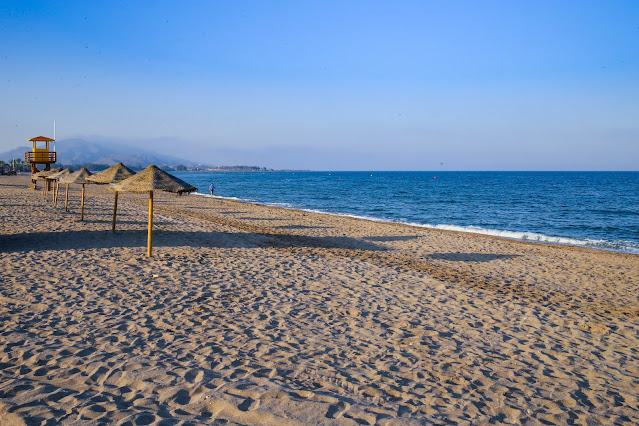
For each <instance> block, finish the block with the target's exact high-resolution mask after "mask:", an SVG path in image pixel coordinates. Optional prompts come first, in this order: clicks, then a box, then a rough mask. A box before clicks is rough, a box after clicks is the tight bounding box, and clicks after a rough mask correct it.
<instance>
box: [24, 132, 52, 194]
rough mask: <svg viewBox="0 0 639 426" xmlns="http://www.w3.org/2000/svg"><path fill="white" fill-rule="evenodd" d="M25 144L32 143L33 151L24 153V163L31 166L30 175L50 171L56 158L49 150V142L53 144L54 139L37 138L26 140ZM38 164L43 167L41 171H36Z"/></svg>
mask: <svg viewBox="0 0 639 426" xmlns="http://www.w3.org/2000/svg"><path fill="white" fill-rule="evenodd" d="M27 142H32V143H33V149H32V150H31V151H26V152H25V153H24V161H26V162H27V163H29V164H31V175H33V174H34V173H38V172H39V171H48V170H51V164H53V163H55V162H56V160H57V157H56V152H55V151H50V150H49V142H55V139H51V138H47V137H44V136H38V137H35V138H31V139H27ZM38 144H39V145H38ZM38 164H42V165H44V167H43V169H42V170H39V169H38V167H37V165H38ZM32 182H33V179H32ZM34 188H35V186H34Z"/></svg>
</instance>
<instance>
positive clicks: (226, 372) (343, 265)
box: [0, 176, 639, 425]
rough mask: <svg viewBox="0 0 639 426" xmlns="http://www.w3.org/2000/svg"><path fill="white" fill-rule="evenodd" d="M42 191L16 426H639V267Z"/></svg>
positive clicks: (8, 348) (13, 192) (463, 238)
mask: <svg viewBox="0 0 639 426" xmlns="http://www.w3.org/2000/svg"><path fill="white" fill-rule="evenodd" d="M27 181H28V177H26V176H17V177H5V176H2V177H0V217H1V221H0V273H1V275H0V424H3V425H4V424H21V423H23V422H24V423H27V424H87V423H89V424H90V423H95V424H98V423H116V424H153V423H159V424H203V423H217V424H278V425H279V424H375V423H379V424H424V423H426V424H430V423H435V424H444V423H455V424H482V423H525V424H556V423H575V424H613V423H614V424H623V423H628V424H632V423H634V424H636V423H639V400H638V398H639V395H638V394H639V317H638V314H639V300H638V299H639V256H637V255H632V254H624V253H615V252H607V251H599V250H594V249H587V248H578V247H567V246H556V245H544V244H535V243H526V242H519V241H511V240H507V239H500V238H495V237H489V236H482V235H473V234H465V233H457V232H449V231H439V230H432V229H423V228H416V227H410V226H405V225H398V224H389V223H376V222H370V221H365V220H357V219H351V218H346V217H335V216H328V215H320V214H312V213H306V212H302V211H295V210H284V209H279V208H272V207H264V206H256V205H251V204H246V203H240V202H233V201H226V200H220V199H212V198H209V197H201V196H195V195H189V196H181V197H179V196H176V195H174V194H167V193H156V195H155V223H154V224H155V227H154V229H155V231H154V234H153V241H154V256H153V257H152V258H150V259H149V258H147V257H146V235H147V234H146V224H147V209H148V195H144V194H121V195H120V197H119V200H118V206H119V215H118V228H117V232H116V233H115V234H112V233H111V231H110V228H111V215H112V208H113V194H112V193H110V192H108V191H106V189H105V188H104V187H102V186H97V185H90V186H88V187H87V198H86V210H85V221H84V222H81V221H80V214H79V196H80V186H77V185H76V186H72V188H71V189H72V190H71V193H70V202H71V205H70V211H69V212H68V213H67V212H64V207H63V206H60V205H58V206H57V207H53V206H52V203H51V200H50V199H49V200H46V201H45V200H44V199H43V198H42V195H41V192H40V191H37V192H35V191H32V190H28V189H26V186H27ZM61 199H62V204H64V193H63V192H62V193H61Z"/></svg>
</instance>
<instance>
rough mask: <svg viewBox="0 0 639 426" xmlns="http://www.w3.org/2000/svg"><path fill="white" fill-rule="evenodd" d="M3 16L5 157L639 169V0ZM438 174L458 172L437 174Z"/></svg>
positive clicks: (168, 8) (57, 10) (7, 10)
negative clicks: (112, 148) (29, 145)
mask: <svg viewBox="0 0 639 426" xmlns="http://www.w3.org/2000/svg"><path fill="white" fill-rule="evenodd" d="M179 3H180V4H178V2H168V1H152V2H151V1H149V2H145V1H104V2H86V1H82V2H72V1H56V2H51V1H43V2H36V1H24V0H23V1H7V0H3V1H2V2H0V98H1V99H2V101H1V102H0V129H1V133H0V134H1V138H0V151H6V150H9V149H12V148H15V147H17V146H20V145H24V144H25V141H26V139H28V138H30V137H33V136H37V135H40V134H43V135H45V136H51V135H52V122H53V121H54V120H55V121H56V123H57V138H58V140H63V139H65V138H72V137H74V138H75V137H81V138H85V139H88V140H96V141H106V142H105V143H121V144H127V145H138V146H140V147H141V148H146V149H154V150H157V151H158V152H161V153H164V154H171V155H176V156H181V157H185V158H187V159H192V160H199V161H202V162H204V163H209V164H214V165H217V164H250V165H260V166H266V167H274V168H304V169H314V170H639V120H638V119H637V117H639V2H637V1H635V0H627V1H612V2H604V1H562V2H556V1H534V2H533V1H529V2H524V1H521V2H513V1H481V2H479V1H454V0H453V1H374V0H373V1H370V0H369V1H348V0H345V1H304V2H294V1H268V2H264V1H226V2H223V1H201V2H194V1H185V2H179ZM441 163H443V164H441Z"/></svg>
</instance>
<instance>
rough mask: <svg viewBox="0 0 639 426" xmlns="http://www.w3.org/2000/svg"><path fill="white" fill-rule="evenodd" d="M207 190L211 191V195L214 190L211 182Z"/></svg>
mask: <svg viewBox="0 0 639 426" xmlns="http://www.w3.org/2000/svg"><path fill="white" fill-rule="evenodd" d="M209 191H211V195H213V191H215V185H213V182H211V184H210V185H209Z"/></svg>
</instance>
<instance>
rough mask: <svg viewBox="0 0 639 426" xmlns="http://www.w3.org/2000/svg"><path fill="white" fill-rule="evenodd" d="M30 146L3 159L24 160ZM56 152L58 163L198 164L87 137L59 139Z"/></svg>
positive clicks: (5, 155)
mask: <svg viewBox="0 0 639 426" xmlns="http://www.w3.org/2000/svg"><path fill="white" fill-rule="evenodd" d="M30 150H31V148H30V147H27V146H21V147H18V148H16V149H12V150H11V151H7V152H2V153H0V160H4V161H9V160H11V159H13V158H20V159H22V160H24V152H25V151H30ZM56 152H57V153H58V164H65V165H70V164H84V163H95V164H108V165H113V164H116V163H119V162H122V163H124V164H126V165H128V166H142V167H146V166H148V165H149V164H155V165H158V166H177V165H179V164H183V165H185V166H195V165H197V164H196V163H195V162H193V161H189V160H185V159H182V158H176V157H171V156H169V155H163V154H158V153H155V152H153V151H150V150H145V149H139V148H135V147H131V146H124V145H117V144H113V143H104V142H101V143H97V142H91V141H87V140H84V139H64V140H59V141H56Z"/></svg>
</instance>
